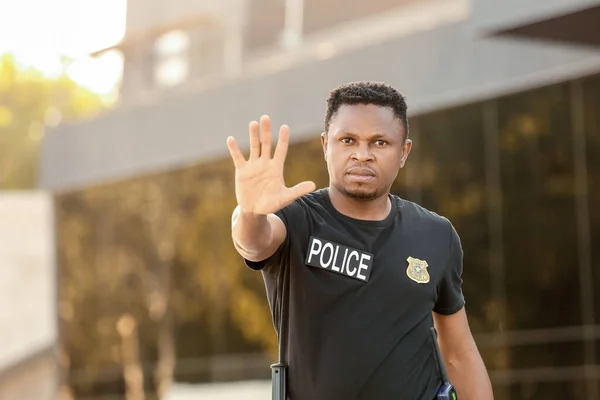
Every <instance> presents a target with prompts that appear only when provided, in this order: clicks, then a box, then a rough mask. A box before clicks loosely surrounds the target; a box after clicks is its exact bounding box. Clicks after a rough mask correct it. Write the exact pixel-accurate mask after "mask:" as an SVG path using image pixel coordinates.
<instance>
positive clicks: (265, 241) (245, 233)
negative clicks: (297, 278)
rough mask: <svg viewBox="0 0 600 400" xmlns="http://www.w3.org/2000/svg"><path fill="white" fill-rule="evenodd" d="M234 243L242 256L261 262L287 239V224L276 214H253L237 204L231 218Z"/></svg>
mask: <svg viewBox="0 0 600 400" xmlns="http://www.w3.org/2000/svg"><path fill="white" fill-rule="evenodd" d="M231 233H232V235H231V236H232V239H233V245H234V246H235V248H236V250H237V251H238V253H240V255H241V256H242V257H244V258H245V259H247V260H249V261H254V262H259V261H263V260H266V259H267V258H269V257H271V256H272V255H273V254H275V252H276V251H277V249H278V248H279V246H281V244H282V243H283V241H284V240H285V236H286V234H287V230H286V228H285V224H284V223H283V221H282V220H281V219H279V217H278V216H276V215H275V214H267V215H260V214H252V213H247V212H244V211H242V210H241V208H240V206H237V207H236V208H235V210H234V211H233V215H232V218H231Z"/></svg>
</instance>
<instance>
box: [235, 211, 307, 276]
mask: <svg viewBox="0 0 600 400" xmlns="http://www.w3.org/2000/svg"><path fill="white" fill-rule="evenodd" d="M274 214H275V215H276V216H277V217H279V219H281V221H282V222H283V224H284V225H285V228H286V230H287V234H286V235H285V239H284V240H283V243H281V245H280V246H279V248H278V249H277V250H276V251H275V253H274V254H273V255H272V256H271V257H269V258H267V259H266V260H262V261H250V260H247V259H245V258H244V263H245V264H246V266H247V267H248V268H250V269H253V270H255V271H260V270H263V269H265V268H267V267H268V268H270V267H277V266H279V265H281V263H283V262H285V261H286V254H288V253H289V251H288V250H289V247H290V231H291V230H292V229H293V227H294V225H296V224H297V223H298V222H297V221H299V220H301V218H302V214H303V210H302V207H301V205H300V204H299V200H296V201H294V202H293V203H291V204H289V205H287V206H286V207H284V208H282V209H281V210H279V211H277V212H275V213H274Z"/></svg>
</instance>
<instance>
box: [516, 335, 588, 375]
mask: <svg viewBox="0 0 600 400" xmlns="http://www.w3.org/2000/svg"><path fill="white" fill-rule="evenodd" d="M573 339H574V340H576V339H577V338H573ZM583 355H584V347H583V342H565V343H541V344H534V345H527V346H515V347H512V348H511V360H510V366H511V369H523V368H552V367H571V366H580V365H583V363H584V361H583V359H584V358H583Z"/></svg>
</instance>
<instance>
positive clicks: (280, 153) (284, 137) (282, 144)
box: [273, 125, 290, 164]
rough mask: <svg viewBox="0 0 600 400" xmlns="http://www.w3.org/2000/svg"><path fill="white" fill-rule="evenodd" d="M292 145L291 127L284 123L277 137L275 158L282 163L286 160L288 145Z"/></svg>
mask: <svg viewBox="0 0 600 400" xmlns="http://www.w3.org/2000/svg"><path fill="white" fill-rule="evenodd" d="M289 145H290V128H289V127H288V126H287V125H282V126H281V128H280V129H279V139H277V147H275V154H274V155H273V159H274V160H278V161H279V162H281V163H282V164H283V163H284V162H285V157H286V156H287V152H288V147H289Z"/></svg>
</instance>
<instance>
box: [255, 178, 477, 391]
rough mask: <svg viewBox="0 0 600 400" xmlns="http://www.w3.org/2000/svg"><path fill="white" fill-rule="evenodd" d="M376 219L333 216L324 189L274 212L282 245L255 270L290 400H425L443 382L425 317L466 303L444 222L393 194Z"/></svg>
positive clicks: (456, 253) (452, 236)
mask: <svg viewBox="0 0 600 400" xmlns="http://www.w3.org/2000/svg"><path fill="white" fill-rule="evenodd" d="M390 199H391V201H392V208H391V212H390V214H389V215H388V216H387V217H386V219H384V220H382V221H364V220H357V219H354V218H350V217H347V216H345V215H343V214H341V213H340V212H338V211H337V210H336V209H335V208H334V207H333V205H332V204H331V201H330V200H329V195H328V191H327V189H320V190H317V191H315V192H313V193H310V194H308V195H305V196H303V197H301V198H300V199H298V200H296V201H295V202H293V203H292V204H290V205H289V206H287V207H285V208H284V209H282V210H280V211H278V212H277V213H276V215H278V216H279V218H281V219H282V221H283V222H284V223H285V225H286V227H287V236H286V239H285V241H284V242H283V243H282V245H281V246H280V247H279V249H278V250H277V252H276V253H275V254H274V255H273V256H272V257H270V258H269V259H268V260H265V261H263V262H259V263H254V262H250V261H248V260H246V261H245V262H246V265H248V266H249V267H250V268H252V269H254V270H261V271H262V274H263V276H264V281H265V285H266V291H267V298H268V301H269V305H270V307H271V311H272V314H273V324H274V326H275V330H276V331H277V333H278V335H280V336H281V339H282V349H283V356H284V358H283V361H284V362H285V363H287V365H288V369H287V373H288V381H287V384H288V399H292V400H390V399H394V400H403V399H406V400H431V399H433V398H434V397H435V394H436V391H437V389H438V388H439V386H440V385H441V377H440V374H439V369H438V366H437V362H436V358H435V355H434V351H435V350H434V344H433V340H432V338H431V333H430V328H431V327H432V326H433V317H432V314H431V312H432V310H433V311H435V312H437V313H440V314H445V315H450V314H453V313H455V312H457V311H459V310H460V309H462V307H463V306H464V304H465V301H464V298H463V295H462V291H461V284H462V279H461V274H462V255H463V254H462V248H461V244H460V240H459V237H458V235H457V233H456V231H455V230H454V228H453V227H452V225H451V224H450V222H449V221H448V220H447V219H446V218H443V217H441V216H439V215H437V214H435V213H433V212H430V211H428V210H426V209H424V208H422V207H420V206H418V205H416V204H414V203H411V202H409V201H406V200H403V199H400V198H399V197H397V196H393V195H390Z"/></svg>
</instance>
